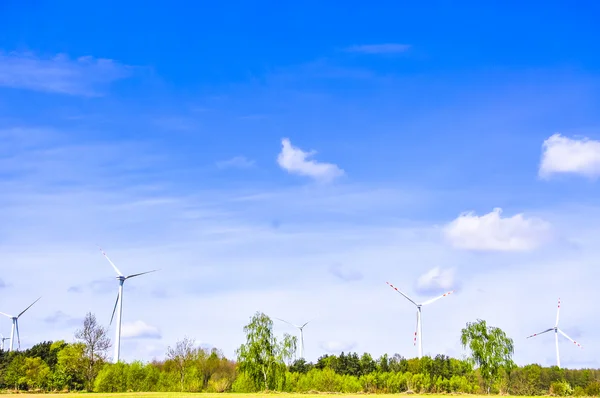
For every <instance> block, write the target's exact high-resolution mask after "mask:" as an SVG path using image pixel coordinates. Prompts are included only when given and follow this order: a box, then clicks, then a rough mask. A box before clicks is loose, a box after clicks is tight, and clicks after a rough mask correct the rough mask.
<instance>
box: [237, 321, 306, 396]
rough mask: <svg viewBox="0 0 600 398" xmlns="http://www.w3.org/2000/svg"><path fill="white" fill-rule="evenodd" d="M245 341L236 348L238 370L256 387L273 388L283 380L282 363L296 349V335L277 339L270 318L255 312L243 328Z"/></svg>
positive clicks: (288, 358)
mask: <svg viewBox="0 0 600 398" xmlns="http://www.w3.org/2000/svg"><path fill="white" fill-rule="evenodd" d="M244 333H246V344H242V345H241V346H240V348H238V349H237V350H236V354H237V357H238V363H239V367H240V370H241V371H242V372H245V373H247V374H248V376H250V378H251V379H252V380H253V381H254V383H255V384H256V386H257V387H259V388H264V389H265V390H274V389H277V387H278V386H280V385H282V384H283V380H285V371H286V366H285V362H286V361H287V360H291V359H292V358H293V356H294V352H296V343H297V338H296V337H292V336H290V335H289V334H287V333H286V334H284V336H283V340H282V341H278V340H277V338H276V337H275V336H274V335H273V321H272V320H271V318H269V317H268V316H267V315H265V314H263V313H261V312H257V313H256V314H255V315H254V316H253V317H252V319H251V320H250V323H249V324H248V325H246V326H245V327H244Z"/></svg>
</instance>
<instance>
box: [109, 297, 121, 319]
mask: <svg viewBox="0 0 600 398" xmlns="http://www.w3.org/2000/svg"><path fill="white" fill-rule="evenodd" d="M120 296H121V293H120V292H118V293H117V301H115V308H113V312H112V316H111V317H110V323H109V325H112V321H113V318H114V317H115V311H116V310H117V304H119V299H120V298H121V297H120Z"/></svg>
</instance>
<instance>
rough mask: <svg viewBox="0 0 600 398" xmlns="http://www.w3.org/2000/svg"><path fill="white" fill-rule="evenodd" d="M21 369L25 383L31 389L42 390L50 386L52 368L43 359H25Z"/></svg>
mask: <svg viewBox="0 0 600 398" xmlns="http://www.w3.org/2000/svg"><path fill="white" fill-rule="evenodd" d="M21 369H22V370H21V373H22V374H23V378H24V382H25V384H27V387H28V388H29V389H35V388H40V389H41V388H45V387H46V386H47V385H48V380H49V378H50V367H49V366H48V364H46V362H44V361H43V360H42V358H40V357H34V358H25V361H24V363H23V365H22V368H21Z"/></svg>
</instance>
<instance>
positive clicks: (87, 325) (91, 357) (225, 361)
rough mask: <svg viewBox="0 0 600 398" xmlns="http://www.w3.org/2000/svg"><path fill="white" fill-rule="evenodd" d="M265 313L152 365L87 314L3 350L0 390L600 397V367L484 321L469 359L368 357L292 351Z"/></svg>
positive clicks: (472, 339)
mask: <svg viewBox="0 0 600 398" xmlns="http://www.w3.org/2000/svg"><path fill="white" fill-rule="evenodd" d="M272 327H273V324H272V321H271V319H270V318H269V317H268V316H267V315H265V314H263V313H260V312H257V313H256V314H255V315H254V316H253V317H252V319H251V321H250V323H249V324H248V325H246V326H245V327H244V332H245V333H246V336H247V341H246V343H244V344H242V345H241V346H240V347H239V348H238V350H237V351H236V358H226V357H225V356H224V355H223V354H222V353H221V352H220V351H219V350H218V349H205V348H199V347H197V346H196V344H195V340H194V339H193V338H189V337H184V338H182V339H181V340H179V341H177V342H176V344H175V345H173V346H170V347H169V348H168V349H167V352H166V355H165V358H164V359H162V360H157V359H155V360H153V361H150V362H146V363H144V362H140V361H134V362H131V363H125V362H118V363H111V362H109V358H108V356H107V351H108V349H109V348H110V346H111V343H110V340H109V338H108V337H107V335H106V332H107V330H106V329H105V328H104V327H103V326H101V325H99V324H98V323H97V321H96V319H95V316H94V315H93V314H87V316H86V318H85V321H84V324H83V326H82V328H81V329H78V330H77V331H76V333H75V336H74V337H75V338H74V341H72V342H65V341H55V342H51V341H46V342H42V343H39V344H36V345H34V346H33V347H31V348H29V349H27V350H24V351H13V352H7V351H0V389H2V390H5V391H7V390H12V391H14V390H19V391H37V392H44V391H60V392H68V391H94V392H240V393H243V392H259V391H265V390H270V391H282V392H296V393H304V392H342V393H360V392H364V393H437V394H440V393H463V394H485V393H489V394H510V395H527V396H531V395H548V394H551V395H554V396H600V370H598V369H577V370H572V369H562V368H558V367H542V366H540V365H537V364H530V365H526V366H516V365H515V364H514V363H513V362H512V359H511V357H512V351H513V346H512V340H511V339H510V338H508V337H507V336H506V335H505V334H504V332H502V331H501V330H500V329H498V328H494V327H491V326H488V325H487V324H486V323H485V321H482V320H477V322H472V323H468V324H467V325H466V327H465V329H463V330H462V334H461V341H462V343H463V346H464V347H465V348H466V349H468V350H469V351H470V352H471V355H470V357H469V358H466V359H456V358H449V357H447V356H444V355H437V356H435V357H433V358H432V357H427V356H425V357H422V358H420V359H419V358H405V357H403V356H402V355H400V354H394V355H387V354H386V355H382V356H381V357H379V358H373V357H372V356H371V355H370V354H368V353H363V354H360V355H359V354H358V353H355V352H350V353H343V352H342V353H340V354H339V355H323V356H321V357H320V358H318V360H317V361H316V362H315V363H310V362H306V361H305V360H304V359H302V358H299V359H298V358H296V357H295V354H296V352H297V338H296V337H294V336H290V335H288V334H285V335H284V336H283V337H282V338H277V337H276V336H275V335H274V334H273V329H272Z"/></svg>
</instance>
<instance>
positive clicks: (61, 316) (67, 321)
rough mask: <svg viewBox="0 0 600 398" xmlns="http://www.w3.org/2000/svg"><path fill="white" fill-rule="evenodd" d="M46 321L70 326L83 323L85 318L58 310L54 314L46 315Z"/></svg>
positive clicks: (51, 323)
mask: <svg viewBox="0 0 600 398" xmlns="http://www.w3.org/2000/svg"><path fill="white" fill-rule="evenodd" d="M44 322H45V323H48V324H50V325H62V326H69V327H70V326H78V325H81V324H83V319H79V318H74V317H72V316H70V315H67V314H65V313H64V312H62V311H56V312H54V313H53V314H52V315H49V316H47V317H45V318H44Z"/></svg>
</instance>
